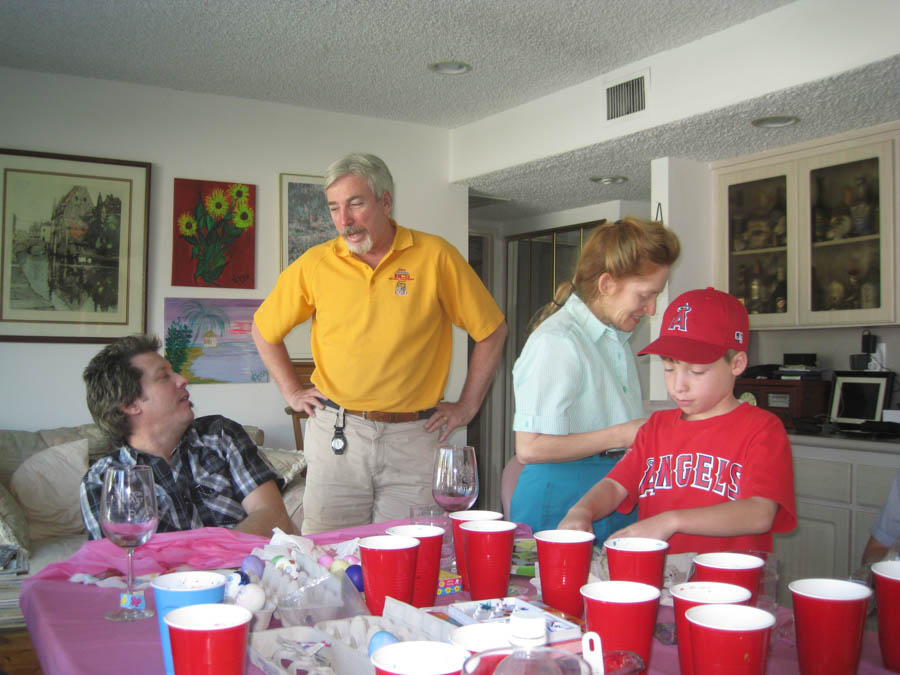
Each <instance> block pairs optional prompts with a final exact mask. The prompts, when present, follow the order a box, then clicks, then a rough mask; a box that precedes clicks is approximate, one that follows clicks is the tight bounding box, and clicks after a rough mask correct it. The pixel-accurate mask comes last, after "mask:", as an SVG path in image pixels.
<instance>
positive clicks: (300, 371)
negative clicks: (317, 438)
mask: <svg viewBox="0 0 900 675" xmlns="http://www.w3.org/2000/svg"><path fill="white" fill-rule="evenodd" d="M291 365H292V366H294V372H295V373H297V377H299V378H300V384H302V385H303V386H305V387H311V386H312V382H311V381H310V379H309V378H310V377H312V374H313V371H314V370H315V369H316V364H315V362H313V361H308V360H300V359H298V360H291ZM284 412H286V413H287V414H288V415H290V416H291V421H292V422H293V424H294V441H295V443H296V444H297V450H303V426H302V424H301V422H300V420H302V419H305V418H307V417H309V415H307V414H306V413H305V412H303V411H302V410H294V409H293V408H291V407H290V406H286V407H285V409H284Z"/></svg>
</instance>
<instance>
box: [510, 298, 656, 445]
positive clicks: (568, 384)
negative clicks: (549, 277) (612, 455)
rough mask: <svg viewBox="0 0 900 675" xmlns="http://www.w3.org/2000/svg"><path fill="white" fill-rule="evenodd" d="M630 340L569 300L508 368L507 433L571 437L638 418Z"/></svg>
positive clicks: (579, 303)
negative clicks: (511, 403)
mask: <svg viewBox="0 0 900 675" xmlns="http://www.w3.org/2000/svg"><path fill="white" fill-rule="evenodd" d="M630 338H631V333H625V332H623V331H620V330H617V329H615V328H610V327H609V326H607V325H606V324H604V323H603V322H602V321H600V320H599V319H598V318H597V317H596V316H594V313H593V312H592V311H591V310H590V309H588V307H587V305H585V304H584V302H583V301H582V300H581V298H579V297H578V296H577V295H574V294H573V295H571V296H570V297H569V299H568V300H567V301H566V304H565V305H563V307H562V308H561V309H560V310H559V311H558V312H556V313H555V314H553V315H551V316H550V317H549V318H548V319H547V320H545V321H544V322H543V323H542V324H541V325H540V326H538V327H537V329H536V330H535V331H534V333H532V334H531V336H529V338H528V341H527V342H526V343H525V347H524V348H523V349H522V354H521V356H519V358H518V359H517V360H516V363H515V365H514V366H513V387H514V389H515V397H516V412H515V416H514V417H513V430H514V431H530V432H534V433H539V434H552V435H564V434H575V433H583V432H586V431H596V430H597V429H605V428H606V427H608V426H611V425H613V424H620V423H622V422H627V421H628V420H630V419H634V418H636V417H643V416H644V410H643V404H642V402H641V386H640V382H639V380H638V374H637V362H636V361H635V358H634V354H633V352H632V351H631V347H630V346H629V344H628V341H629V339H630Z"/></svg>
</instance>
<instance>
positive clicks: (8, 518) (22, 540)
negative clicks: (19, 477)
mask: <svg viewBox="0 0 900 675" xmlns="http://www.w3.org/2000/svg"><path fill="white" fill-rule="evenodd" d="M0 544H9V545H11V546H18V547H20V548H24V549H25V550H30V548H31V539H30V537H29V535H28V521H27V520H26V519H25V513H24V512H23V511H22V507H21V506H19V504H18V502H16V498H15V497H13V496H12V495H11V494H10V493H9V491H8V490H7V489H6V488H5V487H3V486H2V485H0Z"/></svg>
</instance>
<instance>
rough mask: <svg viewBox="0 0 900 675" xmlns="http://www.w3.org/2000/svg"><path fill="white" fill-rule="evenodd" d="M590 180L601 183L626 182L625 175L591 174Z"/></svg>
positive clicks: (614, 183)
mask: <svg viewBox="0 0 900 675" xmlns="http://www.w3.org/2000/svg"><path fill="white" fill-rule="evenodd" d="M591 180H592V181H593V182H595V183H600V184H601V185H620V184H621V183H626V182H628V178H627V176H591Z"/></svg>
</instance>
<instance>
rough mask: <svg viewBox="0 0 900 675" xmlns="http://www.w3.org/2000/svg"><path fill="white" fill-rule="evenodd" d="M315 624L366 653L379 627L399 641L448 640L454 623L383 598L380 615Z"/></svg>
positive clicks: (349, 645)
mask: <svg viewBox="0 0 900 675" xmlns="http://www.w3.org/2000/svg"><path fill="white" fill-rule="evenodd" d="M315 627H316V628H317V629H318V630H320V631H322V632H323V633H325V634H326V635H328V636H329V637H330V638H332V639H334V640H335V641H338V642H341V643H343V644H344V645H345V646H347V647H350V648H351V649H355V650H356V651H357V652H359V653H360V654H363V655H366V656H368V651H369V642H370V641H371V639H372V636H373V635H375V633H377V632H378V631H386V632H388V633H391V634H392V635H394V636H395V637H396V638H397V639H399V640H401V641H407V640H436V641H438V642H450V633H452V632H453V629H454V628H455V626H453V625H452V624H450V623H448V622H446V621H442V620H441V619H438V618H437V617H434V616H431V615H430V614H427V613H426V612H423V611H420V610H418V609H416V608H415V607H413V606H412V605H408V604H406V603H405V602H400V601H399V600H395V599H394V598H390V597H388V598H385V601H384V613H383V615H382V616H369V615H365V616H354V617H352V618H350V619H340V620H333V621H320V622H319V623H317V624H316V625H315Z"/></svg>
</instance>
